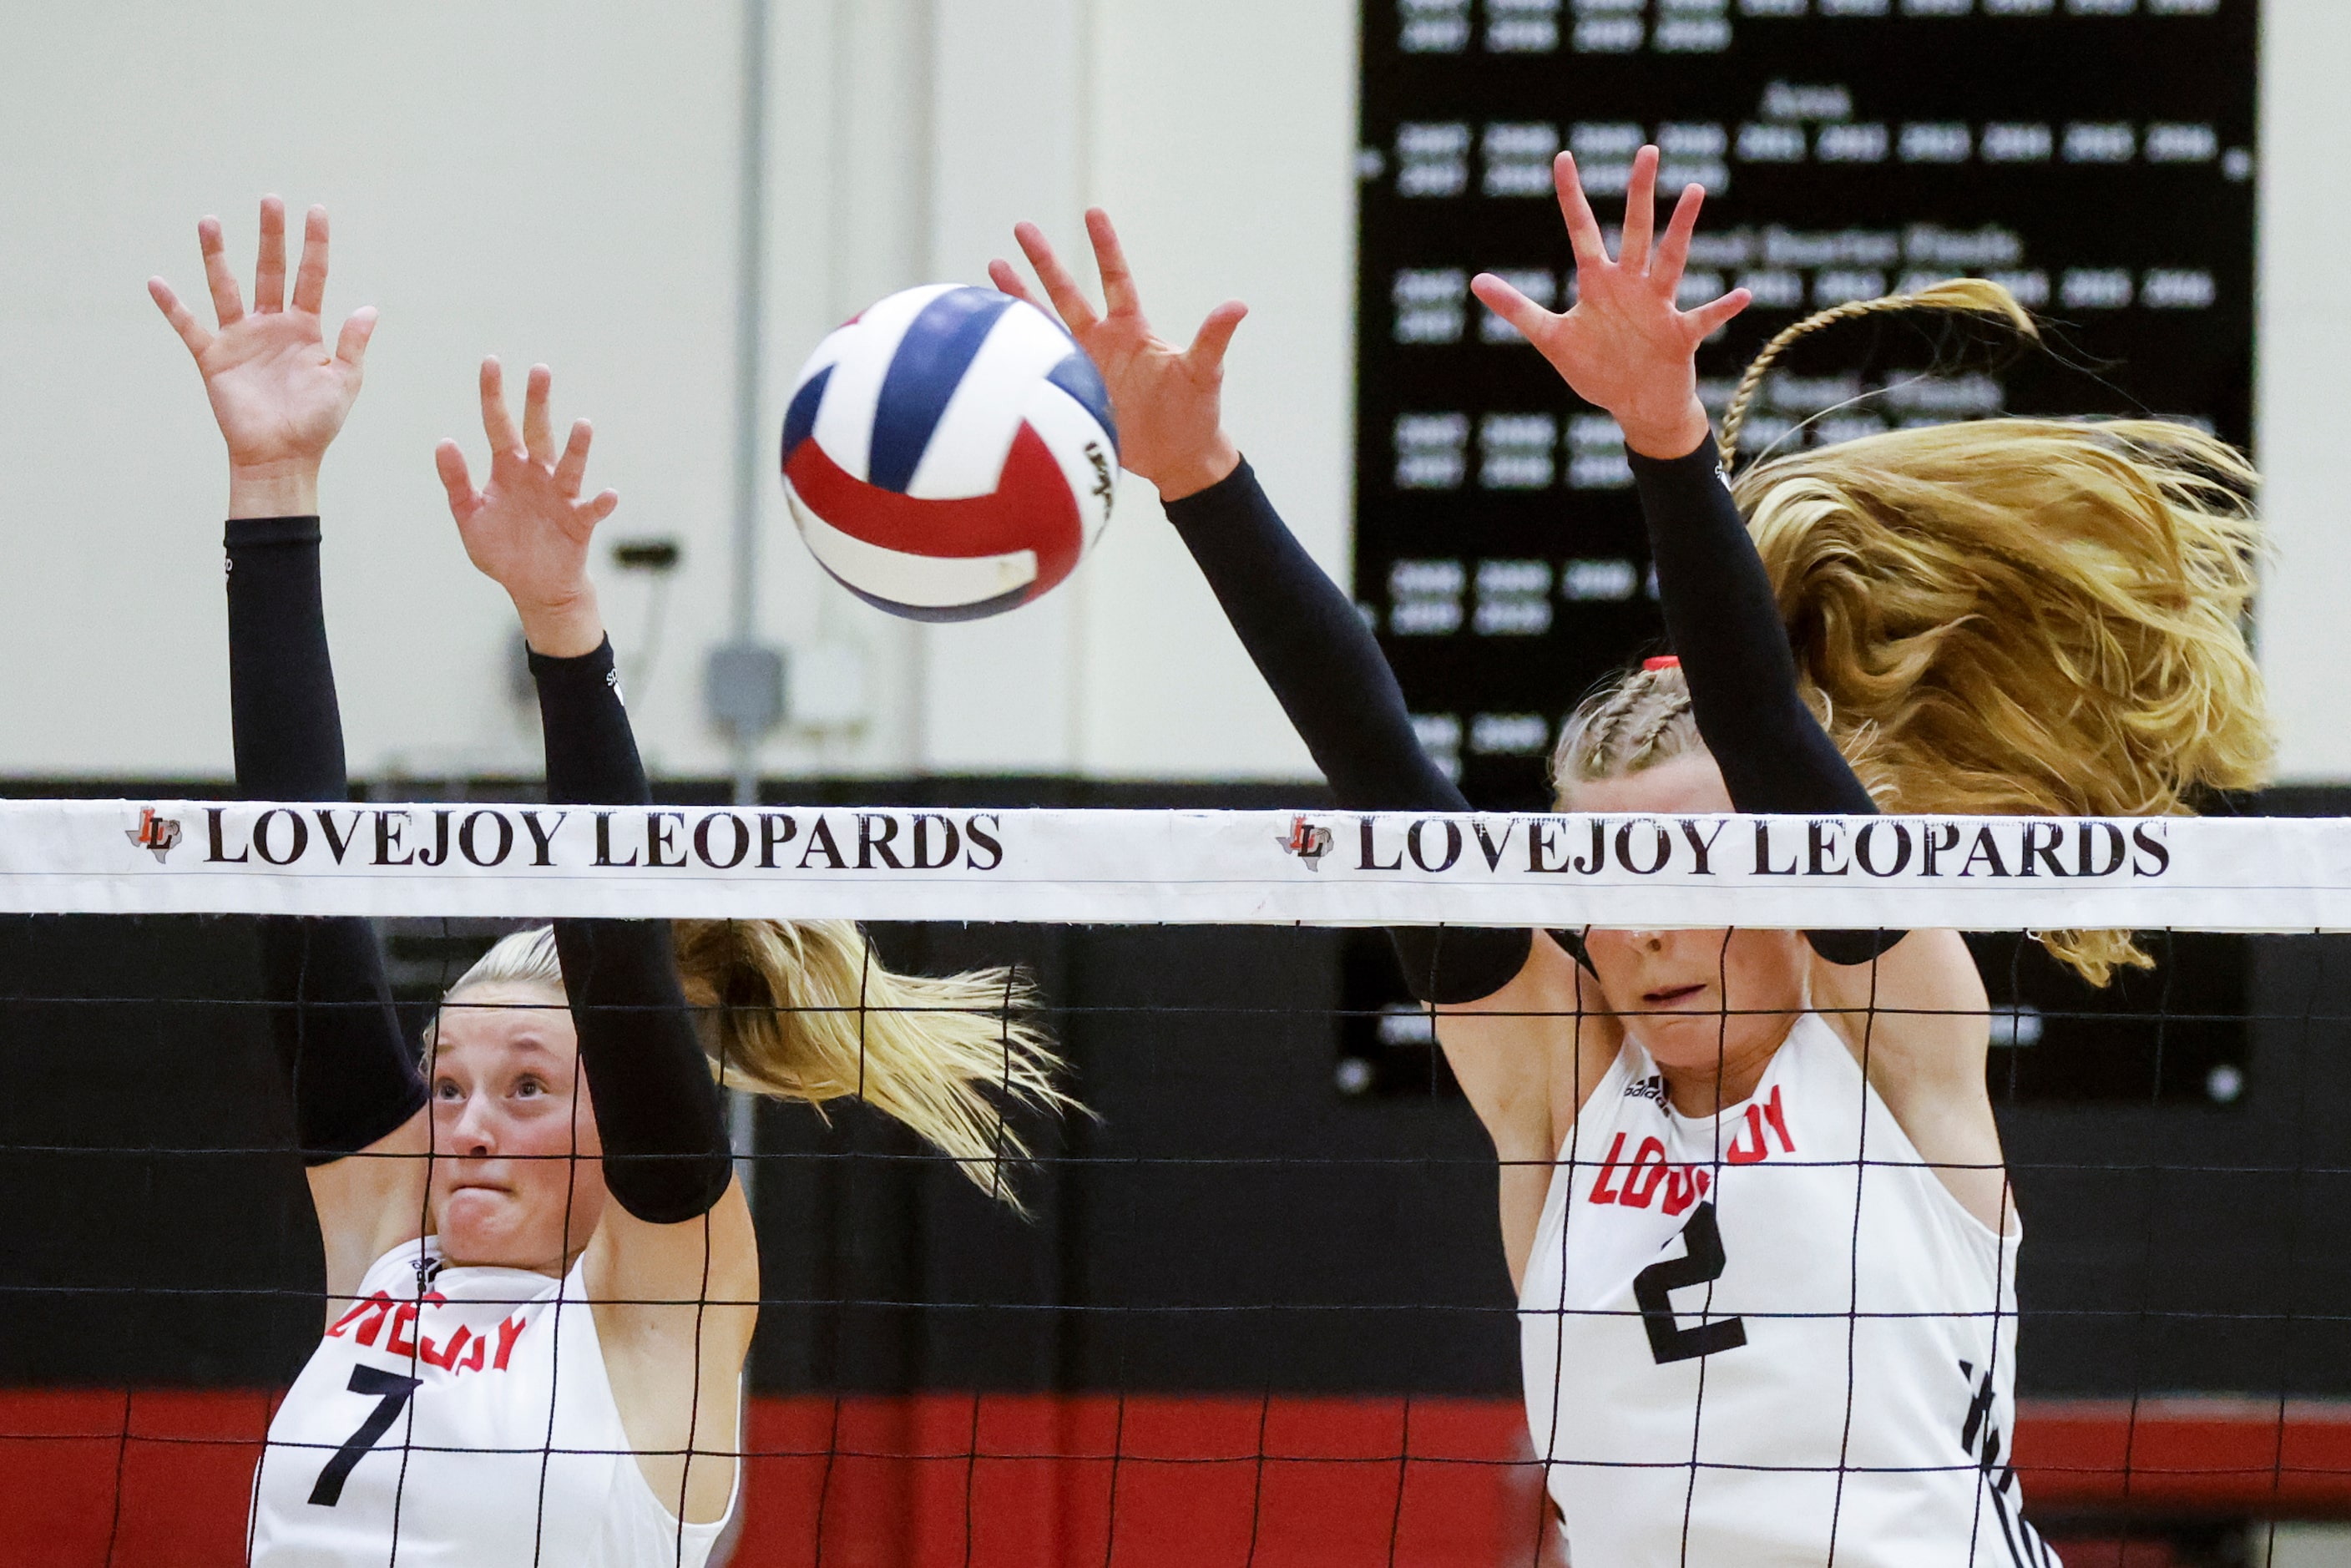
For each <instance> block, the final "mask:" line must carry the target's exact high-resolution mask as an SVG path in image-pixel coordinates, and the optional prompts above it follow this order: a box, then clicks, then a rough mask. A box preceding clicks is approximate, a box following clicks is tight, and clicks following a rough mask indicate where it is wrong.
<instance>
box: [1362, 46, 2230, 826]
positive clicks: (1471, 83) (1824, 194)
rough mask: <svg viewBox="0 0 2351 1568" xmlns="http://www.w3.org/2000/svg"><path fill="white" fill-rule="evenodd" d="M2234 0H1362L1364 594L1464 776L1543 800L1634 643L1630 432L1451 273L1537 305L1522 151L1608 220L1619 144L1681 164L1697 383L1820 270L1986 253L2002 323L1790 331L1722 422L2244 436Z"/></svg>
mask: <svg viewBox="0 0 2351 1568" xmlns="http://www.w3.org/2000/svg"><path fill="white" fill-rule="evenodd" d="M2256 22H2257V16H2256V0H1366V5H1365V6H1364V26H1363V110H1362V113H1363V124H1362V134H1361V141H1360V145H1361V148H1362V152H1361V153H1360V154H1359V164H1358V174H1359V177H1360V183H1361V243H1360V247H1359V252H1358V256H1359V259H1358V267H1359V274H1358V278H1357V287H1358V294H1357V300H1358V304H1357V318H1358V319H1357V330H1358V350H1357V353H1358V361H1357V371H1356V535H1355V583H1356V596H1357V598H1358V599H1359V600H1360V601H1362V603H1363V606H1364V612H1365V614H1366V616H1367V617H1368V618H1369V619H1370V620H1371V622H1372V623H1373V625H1374V628H1375V630H1376V631H1377V632H1379V635H1380V637H1381V641H1382V643H1383V644H1384V647H1385V649H1386V652H1387V654H1388V658H1389V660H1390V662H1391V663H1392V664H1394V665H1395V670H1396V674H1397V675H1398V677H1399V678H1400V679H1401V681H1402V682H1403V685H1404V689H1405V695H1406V697H1407V699H1408V700H1409V702H1410V704H1411V706H1412V708H1413V711H1414V713H1415V715H1416V719H1417V720H1418V722H1419V724H1420V726H1421V730H1422V736H1423V739H1424V741H1425V742H1426V744H1427V745H1428V746H1429V748H1430V749H1431V751H1432V752H1434V753H1436V754H1437V755H1438V756H1439V757H1440V758H1447V759H1450V760H1451V761H1453V762H1454V763H1455V764H1456V765H1458V768H1459V772H1460V776H1461V779H1462V783H1463V786H1464V788H1465V789H1466V790H1467V792H1468V795H1469V798H1470V800H1472V801H1473V802H1474V803H1476V804H1478V805H1479V806H1481V807H1487V808H1493V809H1502V808H1529V807H1536V806H1541V805H1544V804H1547V803H1548V802H1547V792H1546V789H1545V785H1544V763H1545V758H1546V757H1547V754H1548V751H1549V748H1550V746H1551V743H1552V740H1553V739H1554V738H1555V737H1556V736H1557V733H1558V728H1559V723H1560V720H1561V719H1562V716H1564V715H1565V714H1566V713H1567V712H1568V711H1569V710H1570V709H1572V708H1573V706H1574V705H1575V703H1576V701H1577V699H1578V698H1579V697H1580V696H1581V695H1583V693H1584V692H1585V691H1586V690H1587V689H1589V688H1590V686H1591V685H1593V682H1594V681H1596V680H1597V679H1598V678H1599V677H1600V676H1602V675H1603V674H1604V673H1605V672H1607V671H1609V670H1610V669H1612V668H1614V667H1616V666H1618V665H1619V664H1623V663H1624V662H1625V660H1626V659H1627V658H1629V657H1630V656H1631V655H1633V654H1634V653H1638V652H1641V651H1643V650H1645V649H1647V648H1653V647H1655V646H1656V645H1657V643H1658V637H1659V632H1658V620H1657V615H1656V605H1655V602H1654V600H1653V598H1652V597H1651V593H1650V590H1649V585H1648V563H1647V560H1646V551H1645V550H1644V549H1643V546H1642V533H1641V524H1640V517H1639V513H1638V511H1637V509H1636V507H1635V504H1634V499H1633V495H1632V492H1631V489H1630V476H1629V474H1628V473H1627V471H1626V469H1625V461H1624V453H1623V446H1622V442H1621V438H1620V437H1619V436H1618V434H1617V432H1616V430H1615V427H1614V424H1613V423H1611V422H1610V421H1609V420H1608V419H1607V418H1606V416H1605V415H1603V414H1600V413H1597V412H1596V411H1594V410H1593V409H1591V408H1589V407H1586V406H1583V405H1582V404H1580V403H1579V402H1577V400H1576V399H1575V398H1574V397H1573V394H1571V393H1570V392H1568V391H1567V390H1566V388H1565V387H1564V386H1563V385H1562V383H1561V382H1560V381H1559V379H1558V377H1557V376H1556V375H1555V374H1554V373H1553V372H1552V370H1551V369H1550V367H1549V366H1547V365H1546V364H1544V363H1543V361H1541V358H1540V357H1539V356H1537V355H1536V354H1535V352H1534V351H1533V350H1531V349H1530V348H1529V347H1528V346H1527V345H1526V344H1525V343H1524V342H1523V341H1522V340H1520V339H1519V338H1518V337H1517V335H1516V334H1515V333H1514V332H1512V331H1511V330H1510V329H1509V328H1507V327H1505V326H1503V325H1502V324H1501V323H1500V322H1499V320H1495V319H1491V318H1489V315H1488V313H1487V311H1486V310H1485V309H1484V308H1483V307H1481V306H1480V305H1479V304H1478V303H1477V301H1476V300H1475V299H1473V298H1470V297H1469V295H1468V279H1469V277H1471V276H1472V275H1474V274H1475V273H1477V272H1479V271H1480V270H1491V271H1496V272H1500V273H1504V274H1506V275H1510V276H1512V277H1513V278H1514V280H1515V281H1517V282H1518V283H1519V284H1520V287H1522V288H1525V289H1527V290H1528V291H1529V292H1530V293H1533V294H1536V295H1538V297H1541V296H1542V295H1543V294H1544V293H1546V292H1548V293H1549V295H1550V297H1551V298H1552V299H1553V300H1554V301H1557V302H1559V303H1557V304H1555V307H1554V308H1564V303H1563V302H1564V301H1565V300H1566V299H1567V298H1569V297H1570V296H1569V293H1568V290H1570V289H1571V288H1572V287H1573V270H1572V268H1571V267H1570V266H1569V256H1568V248H1567V244H1566V239H1565V235H1564V232H1563V230H1562V225H1561V221H1560V217H1559V213H1558V208H1557V206H1556V204H1555V203H1554V201H1553V199H1552V191H1551V180H1550V162H1551V157H1552V153H1553V152H1555V151H1557V150H1558V149H1559V148H1561V147H1566V148H1569V149H1571V150H1573V152H1575V153H1576V156H1577V160H1578V162H1579V164H1580V165H1581V166H1582V168H1583V172H1584V177H1585V180H1586V183H1587V187H1588V188H1590V189H1592V190H1593V199H1594V205H1595V207H1596V208H1597V210H1598V211H1599V214H1600V217H1601V222H1602V224H1603V225H1604V226H1605V227H1607V228H1609V229H1611V230H1612V231H1613V230H1614V226H1615V225H1616V224H1617V223H1618V221H1619V219H1620V216H1621V214H1622V203H1621V200H1620V199H1619V198H1620V197H1621V193H1622V191H1623V188H1624V181H1625V170H1626V167H1627V165H1628V163H1629V162H1630V159H1631V155H1632V152H1633V151H1634V149H1635V147H1636V146H1637V145H1638V144H1639V143H1640V142H1641V141H1644V140H1651V141H1656V142H1657V143H1658V144H1659V145H1660V146H1661V147H1662V148H1663V149H1664V152H1665V168H1664V177H1663V179H1662V180H1661V182H1660V185H1661V189H1664V190H1667V191H1676V190H1678V189H1679V188H1680V186H1681V185H1682V184H1684V183H1692V182H1695V183H1701V184H1704V185H1705V186H1706V187H1707V189H1708V198H1709V199H1708V205H1707V212H1706V216H1705V219H1704V220H1703V222H1702V225H1701V228H1700V234H1699V240H1698V246H1697V247H1696V248H1695V250H1694V252H1693V256H1692V262H1691V269H1690V277H1689V279H1688V280H1687V284H1686V286H1685V296H1686V298H1685V303H1686V304H1687V303H1690V302H1694V301H1695V300H1696V299H1698V298H1705V297H1710V296H1711V295H1713V294H1714V293H1717V292H1719V291H1720V290H1721V289H1723V288H1726V287H1734V286H1739V285H1744V286H1746V287H1750V288H1751V289H1753V290H1754V291H1755V293H1756V296H1757V303H1756V304H1755V305H1754V306H1753V307H1751V308H1750V309H1749V310H1748V312H1747V313H1746V314H1745V315H1744V316H1742V317H1741V318H1740V319H1739V320H1737V321H1735V322H1733V323H1732V324H1731V326H1730V327H1729V329H1726V330H1725V331H1724V332H1723V333H1721V334H1720V335H1719V337H1718V338H1717V339H1716V340H1714V341H1713V342H1711V343H1709V344H1708V346H1707V347H1706V349H1705V350H1704V352H1703V355H1702V357H1701V359H1700V362H1699V372H1700V376H1701V378H1702V382H1703V385H1702V388H1701V390H1702V392H1703V393H1704V394H1705V395H1706V396H1707V397H1708V402H1709V403H1710V404H1711V405H1712V406H1714V407H1715V409H1716V410H1717V412H1718V413H1719V410H1720V407H1721V404H1722V402H1723V401H1724V400H1725V399H1726V398H1727V396H1728V394H1729V387H1730V385H1731V384H1732V382H1735V381H1736V379H1737V377H1738V375H1739V373H1740V371H1741V370H1742V369H1743V368H1744V367H1745V366H1746V364H1747V363H1748V361H1750V358H1751V357H1752V356H1753V355H1754V353H1755V351H1756V350H1758V349H1759V348H1761V345H1762V343H1763V341H1764V340H1766V339H1768V338H1769V337H1770V336H1771V334H1773V333H1775V332H1777V331H1779V330H1780V329H1782V328H1784V327H1786V326H1788V325H1789V324H1791V323H1792V322H1793V321H1795V320H1796V319H1799V318H1800V317H1801V316H1802V315H1803V314H1805V313H1807V312H1809V311H1811V310H1813V309H1816V308H1823V307H1825V306H1828V305H1833V304H1836V303H1840V302H1842V301H1843V300H1844V299H1847V298H1861V297H1865V296H1871V295H1876V294H1880V293H1885V292H1888V291H1891V290H1898V289H1905V288H1909V287H1917V286H1918V285H1920V284H1921V283H1923V282H1926V281H1929V280H1932V279H1935V278H1939V277H1951V276H1955V275H1959V274H1970V275H1979V276H1990V277H1999V278H2001V280H2003V281H2005V282H2007V283H2009V284H2010V286H2011V287H2012V288H2013V289H2014V290H2015V292H2016V293H2017V294H2018V295H2019V297H2020V298H2022V299H2023V300H2024V301H2025V303H2026V304H2027V305H2029V306H2031V307H2032V308H2033V309H2034V311H2035V313H2036V314H2037V315H2039V316H2041V317H2042V318H2043V320H2044V321H2045V322H2047V323H2048V324H2049V325H2050V327H2051V338H2052V341H2053V345H2054V350H2053V352H2050V353H2042V354H2022V355H2020V354H2018V353H2016V352H2015V351H2014V350H2013V347H2012V346H2011V345H2005V344H2001V343H2000V342H1998V341H1996V340H1994V338H1993V336H1992V335H1990V334H1986V333H1982V332H1970V331H1967V330H1964V329H1958V328H1954V327H1952V326H1950V325H1949V324H1942V325H1938V324H1937V323H1935V322H1931V321H1929V322H1921V323H1918V324H1916V325H1913V324H1908V323H1889V324H1884V325H1880V324H1876V323H1870V324H1862V325H1854V326H1845V327H1841V328H1838V329H1834V330H1833V331H1832V332H1831V333H1829V334H1828V335H1826V336H1825V337H1824V338H1823V339H1822V340H1818V341H1810V342H1806V343H1804V344H1801V345H1799V346H1798V348H1797V349H1796V350H1794V351H1793V352H1792V354H1791V355H1790V357H1789V358H1788V360H1787V361H1785V362H1784V364H1785V373H1784V374H1782V375H1779V376H1776V377H1775V378H1774V379H1773V380H1772V381H1771V382H1768V383H1767V386H1766V391H1765V395H1764V397H1763V398H1762V399H1761V401H1760V402H1759V403H1758V404H1757V405H1756V409H1755V412H1754V413H1753V414H1752V415H1751V416H1750V423H1749V426H1748V437H1747V439H1746V440H1745V442H1744V443H1743V449H1744V450H1745V451H1746V452H1748V453H1753V452H1755V451H1757V450H1758V449H1760V448H1761V447H1764V446H1766V445H1767V444H1771V443H1772V442H1774V441H1778V442H1779V443H1781V445H1780V448H1779V449H1780V450H1786V449H1787V448H1788V446H1789V445H1791V444H1802V443H1810V444H1822V443H1826V442H1832V441H1836V440H1842V439H1846V438H1849V437H1851V436H1853V435H1855V434H1864V433H1866V432H1869V431H1873V430H1878V429H1884V428H1887V427H1889V426H1898V425H1901V424H1904V423H1909V422H1913V421H1937V420H1946V419H1952V418H1967V417H1977V416H1981V415H1985V414H1991V413H2001V412H2011V413H2162V414H2167V415H2173V416H2180V417H2186V418H2189V419H2193V420H2198V421H2200V422H2202V423H2206V424H2208V425H2209V426H2210V428H2212V429H2214V430H2216V431H2217V432H2219V433H2220V434H2221V435H2223V436H2225V437H2227V438H2228V439H2230V440H2231V441H2233V442H2236V443H2238V444H2245V443H2247V442H2248V441H2249V439H2250V435H2251V430H2250V424H2251V409H2252V345H2253V294H2252V290H2253V222H2254V185H2253V181H2252V160H2253V155H2254V131H2255V111H2256V98H2255V91H2256V81H2255V66H2256V45H2257V38H2256V32H2257V28H2256Z"/></svg>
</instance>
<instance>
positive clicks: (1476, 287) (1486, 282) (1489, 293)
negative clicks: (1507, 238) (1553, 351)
mask: <svg viewBox="0 0 2351 1568" xmlns="http://www.w3.org/2000/svg"><path fill="white" fill-rule="evenodd" d="M1469 292H1470V293H1472V294H1474V295H1476V296H1477V297H1478V302H1479V304H1481V305H1483V306H1485V307H1486V308H1487V309H1489V310H1491V311H1492V312H1493V313H1494V314H1495V315H1497V316H1499V317H1500V318H1501V319H1503V320H1505V321H1508V322H1509V323H1510V325H1511V326H1513V327H1516V328H1517V329H1519V335H1520V337H1522V338H1524V339H1526V340H1527V341H1529V342H1535V341H1537V340H1538V334H1540V333H1541V331H1542V330H1543V329H1544V328H1546V327H1548V326H1550V325H1551V323H1552V322H1553V321H1555V320H1557V319H1559V318H1558V317H1556V316H1554V315H1553V314H1552V312H1550V311H1548V310H1546V309H1544V308H1542V307H1541V306H1540V305H1538V304H1536V303H1535V302H1534V301H1533V300H1531V299H1530V298H1527V297H1526V296H1525V295H1523V294H1521V293H1520V292H1519V291H1518V290H1517V289H1516V288H1513V287H1510V285H1509V284H1508V283H1505V282H1504V281H1503V280H1502V279H1500V278H1499V277H1495V276H1494V275H1493V274H1492V273H1490V272H1481V273H1479V275H1478V276H1477V277H1473V278H1471V279H1470V280H1469Z"/></svg>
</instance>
